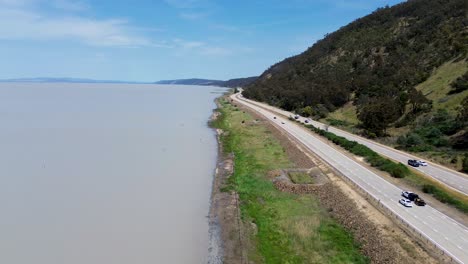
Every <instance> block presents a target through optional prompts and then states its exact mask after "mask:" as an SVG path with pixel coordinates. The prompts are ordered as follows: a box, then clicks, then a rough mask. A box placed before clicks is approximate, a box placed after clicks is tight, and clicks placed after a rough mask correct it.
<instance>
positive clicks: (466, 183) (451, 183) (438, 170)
mask: <svg viewBox="0 0 468 264" xmlns="http://www.w3.org/2000/svg"><path fill="white" fill-rule="evenodd" d="M238 97H240V98H238V99H241V100H244V101H247V102H249V103H251V104H254V105H257V106H261V107H263V108H265V109H268V110H270V111H273V112H275V113H277V114H281V115H284V116H287V117H289V116H293V115H294V114H293V113H291V112H288V111H284V110H281V109H278V108H276V107H272V106H270V105H267V104H264V103H259V102H255V101H252V100H249V99H246V98H243V97H241V96H240V95H238ZM305 119H306V118H303V117H300V118H299V120H300V121H302V122H304V121H305ZM308 120H309V123H310V124H312V125H314V126H315V127H319V128H322V129H323V128H324V126H325V125H324V124H323V123H320V122H317V121H314V120H311V119H308ZM328 131H330V132H332V133H334V134H336V135H338V136H342V137H345V138H347V139H348V140H353V141H356V142H358V143H360V144H363V145H366V146H367V147H369V148H370V149H372V150H374V151H375V152H377V153H379V154H381V155H382V156H385V157H388V158H390V159H393V160H395V161H399V162H401V163H403V164H407V162H408V160H409V159H418V160H422V159H421V158H418V157H415V156H414V155H411V154H408V153H405V152H402V151H399V150H396V149H394V148H391V147H388V146H384V145H382V144H379V143H376V142H374V141H372V140H369V139H366V138H363V137H360V136H357V135H353V134H351V133H348V132H346V131H343V130H340V129H337V128H335V127H331V126H329V127H328ZM427 163H428V166H419V167H411V166H409V167H410V168H412V169H415V170H417V171H419V172H421V173H423V174H425V175H426V176H429V177H432V178H433V179H435V180H437V181H439V182H441V183H443V184H445V185H446V186H448V187H450V188H452V189H453V190H456V191H458V192H460V193H462V194H465V195H468V176H467V175H464V174H462V173H460V172H457V171H454V170H451V169H449V168H446V167H443V166H441V165H438V164H435V163H431V162H427Z"/></svg>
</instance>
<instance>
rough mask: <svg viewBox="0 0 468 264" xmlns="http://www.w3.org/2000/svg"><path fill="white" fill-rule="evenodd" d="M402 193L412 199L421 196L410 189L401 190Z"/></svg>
mask: <svg viewBox="0 0 468 264" xmlns="http://www.w3.org/2000/svg"><path fill="white" fill-rule="evenodd" d="M401 195H402V196H403V197H405V198H408V199H409V200H410V201H414V200H415V199H417V198H419V195H417V194H415V193H413V192H408V191H403V192H401Z"/></svg>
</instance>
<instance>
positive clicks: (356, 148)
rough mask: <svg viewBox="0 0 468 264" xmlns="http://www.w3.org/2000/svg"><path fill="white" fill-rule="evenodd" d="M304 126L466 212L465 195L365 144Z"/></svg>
mask: <svg viewBox="0 0 468 264" xmlns="http://www.w3.org/2000/svg"><path fill="white" fill-rule="evenodd" d="M305 127H307V128H309V129H310V130H312V131H314V132H315V133H317V134H319V135H321V136H324V137H325V138H327V139H328V140H330V141H332V142H333V143H335V144H336V145H338V146H341V147H343V148H344V149H346V150H348V151H349V152H351V153H353V154H355V155H358V156H361V157H364V158H365V159H366V162H368V163H369V164H370V165H371V166H372V167H376V168H378V169H379V170H381V171H385V172H388V173H389V174H390V175H391V176H392V177H395V178H404V179H402V180H403V181H405V182H406V183H409V184H411V185H412V186H414V187H415V188H418V189H419V190H421V191H423V192H425V193H428V194H432V195H433V196H434V198H436V199H437V200H439V201H440V202H442V203H446V204H449V205H452V206H453V207H455V208H456V209H458V210H460V211H461V212H462V213H465V214H468V198H467V197H466V196H464V195H461V194H459V193H457V192H455V191H452V190H451V189H449V188H447V187H446V186H444V185H442V184H440V183H438V182H436V181H434V180H431V179H429V178H427V177H425V176H422V175H420V174H418V173H416V172H414V171H412V170H409V169H408V167H407V166H405V165H404V164H402V163H396V162H394V161H391V160H389V159H386V158H384V157H382V156H380V155H379V154H377V152H375V151H373V150H371V149H370V148H368V147H367V146H364V145H362V144H359V143H357V142H356V141H350V140H347V139H346V138H344V137H340V136H337V135H335V134H333V133H331V132H328V131H324V130H322V129H319V128H316V127H314V126H313V125H305Z"/></svg>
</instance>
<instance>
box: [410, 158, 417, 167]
mask: <svg viewBox="0 0 468 264" xmlns="http://www.w3.org/2000/svg"><path fill="white" fill-rule="evenodd" d="M408 165H410V166H413V167H419V161H417V160H408Z"/></svg>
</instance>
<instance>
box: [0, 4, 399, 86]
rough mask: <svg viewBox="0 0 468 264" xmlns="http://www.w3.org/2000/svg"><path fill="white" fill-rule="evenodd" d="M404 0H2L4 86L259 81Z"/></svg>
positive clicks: (0, 42)
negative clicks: (50, 81)
mask: <svg viewBox="0 0 468 264" xmlns="http://www.w3.org/2000/svg"><path fill="white" fill-rule="evenodd" d="M399 2H402V1H401V0H286V1H285V0H218V1H215V0H160V1H157V0H134V1H130V0H127V1H124V0H99V1H91V0H0V79H8V78H28V77H74V78H91V79H100V80H125V81H141V82H152V81H157V80H163V79H182V78H207V79H221V80H227V79H231V78H238V77H248V76H255V75H259V74H261V73H262V72H263V71H265V70H266V69H267V68H268V67H270V66H271V65H273V64H275V63H277V62H279V61H281V60H283V59H285V58H287V57H290V56H293V55H296V54H299V53H301V52H303V51H305V50H306V49H307V48H308V47H310V46H312V45H313V43H315V42H316V41H317V40H319V39H321V38H323V36H324V35H325V34H326V33H331V32H333V31H335V30H337V29H339V28H340V27H342V26H345V25H346V24H348V23H350V22H352V21H353V20H355V19H357V18H359V17H362V16H365V15H367V14H369V13H371V12H372V11H374V10H375V9H377V8H378V7H383V6H385V5H389V6H392V5H394V4H397V3H399Z"/></svg>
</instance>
